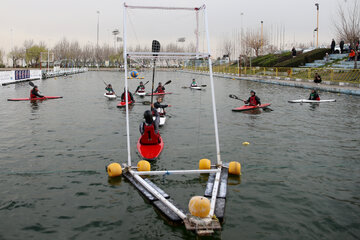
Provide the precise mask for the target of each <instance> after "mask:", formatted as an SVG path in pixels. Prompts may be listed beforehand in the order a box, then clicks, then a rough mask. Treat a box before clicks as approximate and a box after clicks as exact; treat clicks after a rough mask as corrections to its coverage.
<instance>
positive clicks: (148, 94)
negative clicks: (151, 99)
mask: <svg viewBox="0 0 360 240" xmlns="http://www.w3.org/2000/svg"><path fill="white" fill-rule="evenodd" d="M165 94H172V92H165V93H153V94H152V95H154V96H156V95H165ZM146 96H151V93H147V94H146Z"/></svg>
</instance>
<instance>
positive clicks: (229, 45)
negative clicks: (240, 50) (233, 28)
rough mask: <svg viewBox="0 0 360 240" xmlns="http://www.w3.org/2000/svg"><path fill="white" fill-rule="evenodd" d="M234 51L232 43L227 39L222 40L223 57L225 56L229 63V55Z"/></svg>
mask: <svg viewBox="0 0 360 240" xmlns="http://www.w3.org/2000/svg"><path fill="white" fill-rule="evenodd" d="M233 50H234V45H233V43H232V42H231V40H229V39H226V40H224V42H223V51H224V53H225V54H224V55H227V56H228V57H229V61H231V55H232V54H231V53H232V52H233Z"/></svg>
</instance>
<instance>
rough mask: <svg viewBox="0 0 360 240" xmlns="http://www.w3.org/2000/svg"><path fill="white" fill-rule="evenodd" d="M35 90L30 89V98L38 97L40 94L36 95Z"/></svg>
mask: <svg viewBox="0 0 360 240" xmlns="http://www.w3.org/2000/svg"><path fill="white" fill-rule="evenodd" d="M33 90H34V89H31V90H30V98H38V96H36V95H35V94H33Z"/></svg>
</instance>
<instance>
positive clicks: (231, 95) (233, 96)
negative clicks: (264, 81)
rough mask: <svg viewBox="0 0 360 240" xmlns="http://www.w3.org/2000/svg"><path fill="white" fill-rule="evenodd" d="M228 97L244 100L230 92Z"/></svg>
mask: <svg viewBox="0 0 360 240" xmlns="http://www.w3.org/2000/svg"><path fill="white" fill-rule="evenodd" d="M229 97H230V98H233V99H236V100H240V101H243V102H244V101H245V100H244V99H241V98H238V97H237V96H236V95H234V94H230V95H229Z"/></svg>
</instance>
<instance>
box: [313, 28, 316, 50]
mask: <svg viewBox="0 0 360 240" xmlns="http://www.w3.org/2000/svg"><path fill="white" fill-rule="evenodd" d="M315 32H317V28H315V29H314V31H313V46H314V48H315Z"/></svg>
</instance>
